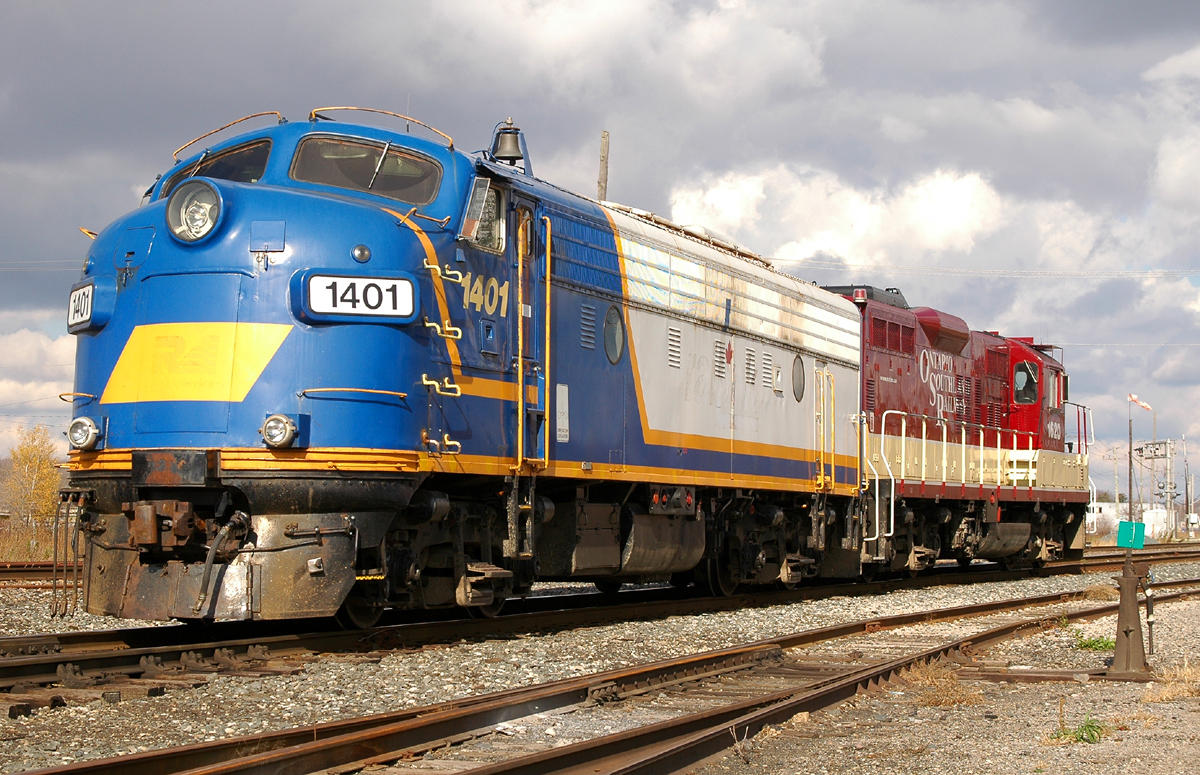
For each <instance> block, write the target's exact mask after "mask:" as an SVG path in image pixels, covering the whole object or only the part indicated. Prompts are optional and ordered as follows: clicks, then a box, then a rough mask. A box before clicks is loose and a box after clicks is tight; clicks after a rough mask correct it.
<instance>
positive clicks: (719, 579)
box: [696, 557, 737, 597]
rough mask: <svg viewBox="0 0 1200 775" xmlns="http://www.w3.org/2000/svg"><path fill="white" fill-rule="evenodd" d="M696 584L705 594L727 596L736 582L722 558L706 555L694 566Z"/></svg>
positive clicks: (735, 586)
mask: <svg viewBox="0 0 1200 775" xmlns="http://www.w3.org/2000/svg"><path fill="white" fill-rule="evenodd" d="M696 586H698V587H699V588H700V591H701V592H703V593H704V594H706V595H710V596H712V597H729V596H730V595H732V594H733V591H734V590H735V589H737V582H735V581H734V580H733V576H732V575H731V574H730V573H729V565H728V563H726V562H724V561H723V558H721V559H718V558H713V557H707V558H705V559H704V560H702V561H701V562H700V564H699V565H697V566H696Z"/></svg>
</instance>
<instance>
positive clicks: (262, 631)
mask: <svg viewBox="0 0 1200 775" xmlns="http://www.w3.org/2000/svg"><path fill="white" fill-rule="evenodd" d="M1138 559H1140V560H1142V561H1149V562H1165V561H1168V560H1172V559H1187V558H1186V557H1180V558H1176V557H1175V556H1171V557H1165V556H1159V557H1148V556H1147V557H1143V556H1139V558H1138ZM1121 562H1123V559H1122V560H1121ZM1121 562H1118V561H1117V559H1116V558H1114V559H1112V560H1107V559H1106V560H1100V561H1099V562H1090V561H1088V560H1084V561H1082V563H1081V562H1080V561H1064V562H1063V563H1061V564H1056V565H1053V566H1047V567H1046V568H1043V569H1029V568H1027V569H1018V570H1013V571H1006V570H997V569H995V568H994V567H993V566H976V567H975V568H971V569H959V568H953V569H948V568H939V569H936V570H935V571H934V572H932V573H928V574H925V575H922V576H918V577H917V578H899V579H891V580H883V581H874V582H869V583H868V582H853V583H844V584H832V585H825V586H801V587H799V588H797V589H794V590H763V591H752V592H750V593H746V594H739V595H734V596H730V597H724V598H713V597H694V596H692V597H688V596H685V594H684V593H681V592H680V591H678V590H673V589H660V590H643V591H632V592H626V593H621V595H620V597H621V598H622V599H621V601H620V603H619V604H617V605H611V604H610V605H604V606H596V605H595V603H596V602H597V600H602V599H603V600H611V598H601V597H600V596H599V595H596V594H583V595H553V596H545V597H537V598H528V599H526V600H523V601H512V602H513V603H514V606H513V607H514V608H517V609H518V610H521V609H523V610H524V611H525V612H523V613H514V614H510V615H505V616H500V617H497V618H495V619H455V620H450V621H445V620H443V621H433V622H430V621H424V622H416V623H409V624H399V625H392V626H386V627H377V628H373V629H371V630H360V631H349V632H347V631H342V630H325V631H320V630H308V629H305V628H307V627H311V626H312V625H313V622H309V621H306V620H300V621H293V622H220V623H217V624H214V625H211V626H209V627H206V628H197V627H191V626H185V625H175V626H165V627H132V628H125V629H120V630H89V631H79V632H71V633H59V634H49V635H33V636H15V637H6V638H0V654H7V655H11V656H7V657H3V658H0V688H8V687H12V686H14V685H17V684H50V683H54V682H56V681H58V680H59V679H58V667H59V666H60V665H62V664H64V663H67V662H69V663H71V664H72V665H73V666H75V667H76V668H78V670H79V671H80V672H81V673H82V674H83V675H84V676H87V677H93V678H101V677H104V676H106V675H125V676H130V677H136V676H139V675H141V674H142V672H143V668H142V666H141V659H142V658H143V657H146V658H153V659H157V660H161V661H162V662H163V663H166V664H168V666H169V665H170V663H172V662H178V661H179V660H180V657H181V656H182V655H183V654H184V653H186V652H189V651H190V652H195V653H198V654H200V655H201V656H203V657H205V658H208V659H212V658H213V656H214V655H215V653H216V651H217V649H227V650H229V651H232V652H233V653H234V654H235V655H243V654H245V653H246V652H247V651H248V650H249V649H250V647H251V646H257V647H266V648H267V649H270V650H271V651H272V652H274V653H275V654H276V655H277V654H280V653H286V654H295V653H297V652H302V651H310V652H333V651H347V650H349V651H361V650H364V649H371V648H397V647H405V648H413V647H417V646H420V645H423V644H426V643H432V642H445V641H450V640H456V639H462V638H468V639H469V638H486V637H495V636H497V635H510V634H515V633H522V632H530V631H543V632H545V631H555V630H563V629H569V628H572V627H580V626H595V625H597V624H602V623H606V622H612V621H636V620H652V619H661V618H666V617H669V616H679V615H688V614H699V613H713V612H721V611H733V610H739V609H744V608H764V607H769V606H775V605H786V604H789V603H795V602H800V601H803V600H822V599H828V598H830V597H837V596H847V595H865V594H883V593H887V592H892V591H897V590H914V589H924V588H928V587H933V586H943V585H950V584H965V583H979V582H988V581H1011V580H1017V579H1024V578H1029V577H1031V576H1040V575H1047V574H1055V573H1074V572H1077V571H1078V570H1079V569H1080V568H1082V567H1094V568H1107V567H1112V568H1116V567H1119V566H1120V564H1121ZM318 623H319V622H318ZM164 678H165V679H169V678H170V676H169V675H166V676H164Z"/></svg>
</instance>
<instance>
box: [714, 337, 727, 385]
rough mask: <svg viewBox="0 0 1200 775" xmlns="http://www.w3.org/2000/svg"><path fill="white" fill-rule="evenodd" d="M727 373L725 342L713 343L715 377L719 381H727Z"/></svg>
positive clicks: (717, 341) (718, 340)
mask: <svg viewBox="0 0 1200 775" xmlns="http://www.w3.org/2000/svg"><path fill="white" fill-rule="evenodd" d="M726 373H727V369H726V364H725V342H724V341H723V340H721V339H717V340H716V341H714V342H713V376H715V377H716V378H717V379H725V374H726Z"/></svg>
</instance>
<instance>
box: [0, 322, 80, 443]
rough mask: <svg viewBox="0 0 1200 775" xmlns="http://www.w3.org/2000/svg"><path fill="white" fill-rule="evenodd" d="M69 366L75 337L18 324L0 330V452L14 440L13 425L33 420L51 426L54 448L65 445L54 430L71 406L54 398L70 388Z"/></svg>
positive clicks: (58, 428)
mask: <svg viewBox="0 0 1200 775" xmlns="http://www.w3.org/2000/svg"><path fill="white" fill-rule="evenodd" d="M74 366H75V337H73V336H69V335H65V334H64V335H63V336H60V337H57V338H51V337H49V336H47V335H46V333H45V332H42V331H32V330H30V329H22V330H19V331H15V332H13V333H8V334H0V454H4V453H6V452H7V450H9V449H10V448H11V447H12V446H13V445H15V444H16V442H17V429H18V428H21V427H25V428H29V427H32V426H34V425H37V424H39V423H42V424H45V425H47V426H48V427H49V428H50V430H51V434H50V436H51V439H52V440H53V441H54V442H55V445H56V447H58V451H59V452H60V453H65V452H66V449H67V445H66V441H65V440H64V439H63V438H62V436H61V434H60V431H61V430H63V429H65V428H66V425H67V423H68V422H69V421H70V419H71V407H70V405H69V404H66V403H64V402H62V401H60V400H59V399H58V395H59V394H60V393H66V392H68V391H70V390H71V389H72V388H71V384H72V381H73V375H74Z"/></svg>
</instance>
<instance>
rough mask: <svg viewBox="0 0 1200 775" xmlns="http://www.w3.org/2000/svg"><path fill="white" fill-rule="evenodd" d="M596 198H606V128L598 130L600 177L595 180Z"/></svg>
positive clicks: (602, 200)
mask: <svg viewBox="0 0 1200 775" xmlns="http://www.w3.org/2000/svg"><path fill="white" fill-rule="evenodd" d="M596 198H597V199H599V200H600V201H601V202H604V201H607V200H608V130H603V129H602V130H600V179H599V180H598V181H596Z"/></svg>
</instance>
